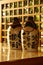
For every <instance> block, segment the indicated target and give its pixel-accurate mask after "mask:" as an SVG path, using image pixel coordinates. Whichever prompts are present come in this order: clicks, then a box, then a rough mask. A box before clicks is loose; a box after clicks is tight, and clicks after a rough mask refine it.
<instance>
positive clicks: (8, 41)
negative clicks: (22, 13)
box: [7, 26, 11, 49]
mask: <svg viewBox="0 0 43 65" xmlns="http://www.w3.org/2000/svg"><path fill="white" fill-rule="evenodd" d="M10 29H11V26H9V28H8V30H7V43H8V47H9V49H10V39H9V32H10Z"/></svg>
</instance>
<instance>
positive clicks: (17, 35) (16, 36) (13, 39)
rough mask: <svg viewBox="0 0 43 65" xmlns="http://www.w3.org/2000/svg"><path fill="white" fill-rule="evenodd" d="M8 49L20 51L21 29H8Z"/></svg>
mask: <svg viewBox="0 0 43 65" xmlns="http://www.w3.org/2000/svg"><path fill="white" fill-rule="evenodd" d="M8 37H9V42H8V44H9V46H10V49H15V50H17V49H21V28H20V27H17V28H14V29H13V28H10V30H9V32H8Z"/></svg>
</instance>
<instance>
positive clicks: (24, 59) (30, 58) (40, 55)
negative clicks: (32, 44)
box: [0, 50, 43, 65]
mask: <svg viewBox="0 0 43 65" xmlns="http://www.w3.org/2000/svg"><path fill="white" fill-rule="evenodd" d="M2 64H4V65H6V64H7V65H9V64H10V65H39V64H40V65H43V52H29V51H22V50H10V51H9V50H4V51H2V52H1V54H0V65H2Z"/></svg>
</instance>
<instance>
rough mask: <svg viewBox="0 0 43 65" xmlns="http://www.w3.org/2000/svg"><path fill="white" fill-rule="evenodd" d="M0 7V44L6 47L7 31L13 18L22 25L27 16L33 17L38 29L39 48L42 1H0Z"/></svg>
mask: <svg viewBox="0 0 43 65" xmlns="http://www.w3.org/2000/svg"><path fill="white" fill-rule="evenodd" d="M0 6H1V7H0V12H1V14H0V16H1V17H0V20H1V21H0V25H1V29H0V32H1V33H0V35H1V36H0V42H1V43H2V45H3V44H5V45H7V29H8V27H9V24H11V23H12V22H13V18H14V17H19V18H20V23H24V22H26V21H27V18H28V16H33V17H34V20H35V23H36V24H37V25H38V29H39V47H40V46H41V42H40V40H42V39H43V36H42V34H43V0H9V1H8V0H3V1H0ZM41 33H42V34H41ZM42 43H43V42H42Z"/></svg>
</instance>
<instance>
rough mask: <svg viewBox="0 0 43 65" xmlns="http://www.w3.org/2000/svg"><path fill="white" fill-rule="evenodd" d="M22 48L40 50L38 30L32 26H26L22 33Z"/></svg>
mask: <svg viewBox="0 0 43 65" xmlns="http://www.w3.org/2000/svg"><path fill="white" fill-rule="evenodd" d="M22 38H23V40H22V50H28V51H37V50H38V43H39V37H38V30H36V29H34V28H32V27H29V26H27V27H24V29H23V33H22Z"/></svg>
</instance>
